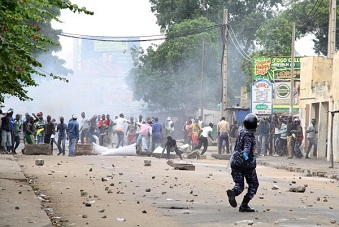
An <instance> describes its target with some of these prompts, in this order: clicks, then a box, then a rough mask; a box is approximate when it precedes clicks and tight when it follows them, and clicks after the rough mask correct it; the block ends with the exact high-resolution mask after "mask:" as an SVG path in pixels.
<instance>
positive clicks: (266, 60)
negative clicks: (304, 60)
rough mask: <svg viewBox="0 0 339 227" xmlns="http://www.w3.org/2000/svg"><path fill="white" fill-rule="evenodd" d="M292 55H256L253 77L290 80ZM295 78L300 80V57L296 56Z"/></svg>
mask: <svg viewBox="0 0 339 227" xmlns="http://www.w3.org/2000/svg"><path fill="white" fill-rule="evenodd" d="M291 62H292V58H291V57H255V58H254V64H253V66H254V69H253V79H254V80H258V79H265V80H269V81H274V80H290V79H291ZM294 80H300V57H295V58H294Z"/></svg>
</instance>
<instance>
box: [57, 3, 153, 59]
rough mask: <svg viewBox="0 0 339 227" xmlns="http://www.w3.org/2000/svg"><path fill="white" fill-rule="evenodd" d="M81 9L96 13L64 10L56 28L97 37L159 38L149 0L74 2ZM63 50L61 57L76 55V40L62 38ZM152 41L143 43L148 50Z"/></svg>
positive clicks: (67, 57)
mask: <svg viewBox="0 0 339 227" xmlns="http://www.w3.org/2000/svg"><path fill="white" fill-rule="evenodd" d="M72 3H74V4H77V5H78V6H85V7H86V9H87V10H90V11H94V15H93V16H91V15H86V14H83V13H81V14H78V13H72V12H70V11H69V10H63V11H62V15H61V20H62V21H63V23H61V24H60V23H55V24H53V26H54V27H55V28H61V29H62V30H63V32H65V33H73V34H81V35H95V36H147V35H159V34H160V28H159V27H158V26H157V25H156V18H155V16H154V14H153V13H152V12H151V9H150V7H151V4H150V3H149V0H95V1H94V0H72ZM60 41H61V45H62V47H63V48H62V51H61V52H60V53H58V55H59V56H60V57H61V58H63V59H65V60H66V61H68V64H71V62H72V61H70V62H69V60H68V59H70V58H72V56H73V53H72V51H73V49H72V45H73V39H72V38H66V37H61V39H60ZM149 45H151V42H146V43H142V47H144V48H146V47H148V46H149Z"/></svg>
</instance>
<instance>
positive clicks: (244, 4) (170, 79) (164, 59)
mask: <svg viewBox="0 0 339 227" xmlns="http://www.w3.org/2000/svg"><path fill="white" fill-rule="evenodd" d="M282 2H283V1H282V0H260V1H249V0H247V1H236V0H228V1H223V0H150V3H151V10H152V12H153V13H154V14H155V16H156V18H157V24H158V25H159V26H160V28H161V30H162V31H163V32H164V34H166V37H167V39H166V40H165V42H164V43H163V44H162V45H160V46H159V47H158V48H156V47H150V48H148V49H147V50H146V51H137V52H136V53H138V54H137V56H138V57H137V58H136V59H137V60H138V61H139V60H140V59H143V60H145V61H144V62H142V61H139V63H137V64H136V67H135V68H134V69H133V70H132V74H133V75H134V76H135V79H136V80H135V83H133V85H132V88H133V90H135V93H134V95H135V98H136V99H138V100H140V99H142V100H144V101H146V102H147V103H148V104H149V106H151V107H153V108H164V109H171V108H177V109H178V108H186V107H187V106H191V107H193V106H194V107H200V105H199V102H200V101H199V99H200V95H201V94H200V93H199V92H200V90H201V89H200V84H199V83H200V81H199V79H198V78H199V75H201V56H202V54H201V53H202V44H201V40H200V41H198V42H193V43H194V45H192V44H191V42H189V40H190V39H192V38H191V37H188V38H187V39H184V38H181V40H185V42H181V41H179V40H177V41H176V39H174V40H173V39H172V38H171V37H173V30H175V29H177V28H179V27H185V25H187V24H189V23H192V24H194V23H195V21H197V20H201V18H205V20H206V21H209V22H210V23H211V24H215V25H219V26H215V27H214V31H213V32H215V33H216V34H215V38H214V39H213V43H209V44H208V45H207V49H206V50H207V52H209V53H210V54H207V55H206V56H208V57H207V61H208V62H206V67H208V69H206V72H208V74H211V76H209V77H207V79H206V80H205V84H204V90H203V91H204V97H205V99H206V100H205V103H206V105H205V106H213V107H217V104H219V103H220V101H221V92H222V85H221V84H222V83H221V82H222V77H221V59H222V49H223V38H222V29H220V28H222V16H223V10H224V9H225V8H227V9H228V11H229V25H230V27H231V28H232V31H233V34H234V37H235V39H237V42H236V43H231V42H230V43H229V62H228V66H229V67H228V81H230V83H229V84H230V85H229V86H228V87H229V89H228V96H229V97H232V98H229V101H231V104H235V102H236V101H235V100H234V96H238V95H239V91H240V89H239V88H240V86H243V84H244V83H245V82H246V80H247V77H246V75H245V74H244V73H243V72H242V71H241V70H240V62H241V60H242V59H243V56H242V55H241V54H240V53H239V52H238V50H237V49H238V46H240V47H239V48H241V49H243V50H244V52H245V54H248V53H250V52H251V51H253V50H254V49H255V40H256V30H257V29H258V28H259V27H260V26H261V25H262V24H263V23H264V22H265V21H266V19H267V18H270V17H273V15H274V11H275V10H276V9H277V8H278V7H279V6H280V4H281V3H282ZM174 28H175V29H174ZM196 28H202V27H201V26H197V27H196ZM190 29H193V28H190ZM182 31H184V32H185V31H192V30H189V29H182ZM192 41H194V40H192ZM184 45H188V46H187V47H185V46H184ZM193 46H194V49H192V47H193ZM211 46H213V48H212V49H213V51H211V50H210V49H209V48H210V47H211ZM177 47H180V48H182V50H185V51H181V52H180V51H177V50H179V49H177ZM173 50H176V51H173ZM193 50H194V51H193ZM212 53H213V54H212ZM182 59H184V60H182ZM188 59H190V61H191V62H190V61H189V60H188ZM140 62H142V64H140ZM188 63H189V64H188ZM154 66H157V67H154ZM185 67H187V68H185ZM164 69H165V70H164ZM174 69H180V70H174ZM153 74H156V76H155V75H153ZM151 75H152V76H151ZM179 75H180V76H179ZM192 75H195V77H194V78H192ZM212 75H213V76H212ZM154 78H157V79H156V80H155V79H154ZM149 80H152V82H154V81H156V83H155V82H154V83H150V82H149ZM151 84H155V85H156V84H159V86H156V87H157V88H158V91H157V93H156V92H155V91H154V90H153V88H152V85H151ZM147 85H149V86H147ZM164 86H165V87H164ZM166 86H168V87H170V88H171V89H172V90H171V92H173V93H170V92H168V91H167V90H166V92H162V91H164V89H167V88H166ZM159 88H160V90H159ZM175 89H177V90H178V91H177V90H175ZM150 90H151V91H150ZM183 91H185V93H183ZM176 94H180V97H179V95H177V97H176V96H175V95H176ZM178 99H180V100H178ZM165 100H167V101H165ZM169 100H171V101H169Z"/></svg>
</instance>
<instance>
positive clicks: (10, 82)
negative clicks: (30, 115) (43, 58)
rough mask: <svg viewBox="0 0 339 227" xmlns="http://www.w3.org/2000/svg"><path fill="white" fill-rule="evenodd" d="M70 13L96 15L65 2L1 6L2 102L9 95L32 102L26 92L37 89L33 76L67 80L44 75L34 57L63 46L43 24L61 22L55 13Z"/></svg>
mask: <svg viewBox="0 0 339 227" xmlns="http://www.w3.org/2000/svg"><path fill="white" fill-rule="evenodd" d="M53 8H54V9H69V10H72V11H73V12H79V13H81V12H83V13H86V14H93V12H90V11H88V10H86V8H84V7H83V8H79V7H78V6H77V5H75V4H72V3H71V2H69V1H67V2H65V1H62V0H27V1H20V0H3V1H1V2H0V23H1V24H0V71H1V73H2V75H1V76H0V84H1V87H0V100H1V101H2V100H3V98H4V96H5V95H9V96H16V97H18V98H19V99H20V100H30V97H29V96H28V94H27V91H26V90H25V88H26V87H29V86H37V85H38V83H37V82H36V81H35V80H34V78H33V75H38V76H43V77H46V76H50V77H52V78H53V79H60V80H66V79H65V78H63V77H61V76H58V75H54V74H52V73H50V74H49V73H46V72H43V71H41V67H42V64H41V62H40V61H39V60H38V59H37V58H36V56H35V55H34V54H37V53H38V52H39V51H43V52H48V51H50V49H49V48H50V47H51V46H58V45H59V43H58V42H57V41H56V40H55V39H54V40H53V37H50V36H51V35H55V34H49V33H48V34H46V33H45V34H44V33H43V32H42V31H41V30H42V26H41V25H42V24H48V23H50V22H51V21H52V20H56V21H59V20H58V18H57V16H55V15H54V14H53V13H52V12H53V11H52V10H51V9H53Z"/></svg>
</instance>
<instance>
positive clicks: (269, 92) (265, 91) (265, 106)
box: [251, 80, 273, 115]
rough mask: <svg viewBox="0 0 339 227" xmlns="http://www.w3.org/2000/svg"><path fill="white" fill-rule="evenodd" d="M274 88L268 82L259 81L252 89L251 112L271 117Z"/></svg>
mask: <svg viewBox="0 0 339 227" xmlns="http://www.w3.org/2000/svg"><path fill="white" fill-rule="evenodd" d="M272 106H273V86H272V84H271V82H269V81H268V80H257V81H256V82H254V83H253V84H252V87H251V112H252V113H254V114H257V115H271V114H272Z"/></svg>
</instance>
